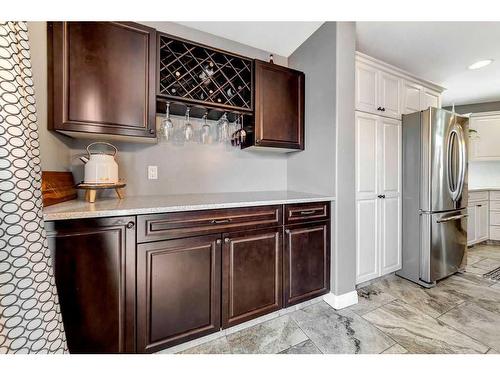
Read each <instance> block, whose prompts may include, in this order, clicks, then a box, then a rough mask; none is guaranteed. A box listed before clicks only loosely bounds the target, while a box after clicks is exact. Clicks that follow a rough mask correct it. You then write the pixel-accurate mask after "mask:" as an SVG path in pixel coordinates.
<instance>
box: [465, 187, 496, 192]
mask: <svg viewBox="0 0 500 375" xmlns="http://www.w3.org/2000/svg"><path fill="white" fill-rule="evenodd" d="M488 190H500V186H481V187H479V186H477V187H469V191H488Z"/></svg>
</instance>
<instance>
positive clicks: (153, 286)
mask: <svg viewBox="0 0 500 375" xmlns="http://www.w3.org/2000/svg"><path fill="white" fill-rule="evenodd" d="M220 238H221V237H220V235H211V236H202V237H190V238H184V239H180V240H170V241H160V242H153V243H146V244H139V245H138V246H137V351H138V352H154V351H158V350H161V349H163V348H167V347H170V346H173V345H177V344H180V343H182V342H185V341H189V340H192V339H194V338H197V337H200V336H204V335H207V334H209V333H212V332H215V331H218V330H219V329H220V290H221V289H220V288H221V284H220V280H221V241H220Z"/></svg>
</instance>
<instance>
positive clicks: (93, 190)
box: [76, 182, 127, 203]
mask: <svg viewBox="0 0 500 375" xmlns="http://www.w3.org/2000/svg"><path fill="white" fill-rule="evenodd" d="M125 186H127V184H125V183H124V182H119V183H117V184H86V183H84V182H81V183H79V184H78V185H76V188H77V189H82V190H85V200H87V201H88V202H90V203H94V202H95V197H96V194H97V190H105V189H114V190H115V192H116V195H117V196H118V198H120V199H123V197H124V193H123V188H124V187H125Z"/></svg>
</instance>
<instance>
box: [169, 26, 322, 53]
mask: <svg viewBox="0 0 500 375" xmlns="http://www.w3.org/2000/svg"><path fill="white" fill-rule="evenodd" d="M177 23H179V24H181V25H184V26H188V27H191V28H193V29H197V30H200V31H204V32H206V33H210V34H213V35H217V36H220V37H222V38H226V39H230V40H233V41H235V42H239V43H243V44H246V45H247V46H251V47H255V48H259V49H262V50H264V51H269V52H272V53H276V54H278V55H281V56H285V57H288V56H290V55H291V54H292V53H293V51H295V50H296V49H297V47H299V46H300V45H301V44H302V43H303V42H304V41H305V40H306V39H307V38H309V37H310V36H311V35H312V34H313V33H314V32H315V31H316V30H317V29H318V28H319V27H320V26H321V25H322V24H323V22H177Z"/></svg>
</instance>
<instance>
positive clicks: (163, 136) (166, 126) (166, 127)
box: [160, 102, 174, 142]
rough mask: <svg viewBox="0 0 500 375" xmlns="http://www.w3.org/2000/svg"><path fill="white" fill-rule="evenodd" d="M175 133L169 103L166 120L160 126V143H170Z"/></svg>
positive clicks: (168, 103) (168, 104)
mask: <svg viewBox="0 0 500 375" xmlns="http://www.w3.org/2000/svg"><path fill="white" fill-rule="evenodd" d="M173 132H174V124H173V123H172V120H171V119H170V102H167V109H166V112H165V118H164V119H162V121H161V125H160V141H162V142H168V141H169V140H171V139H172V134H173Z"/></svg>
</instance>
